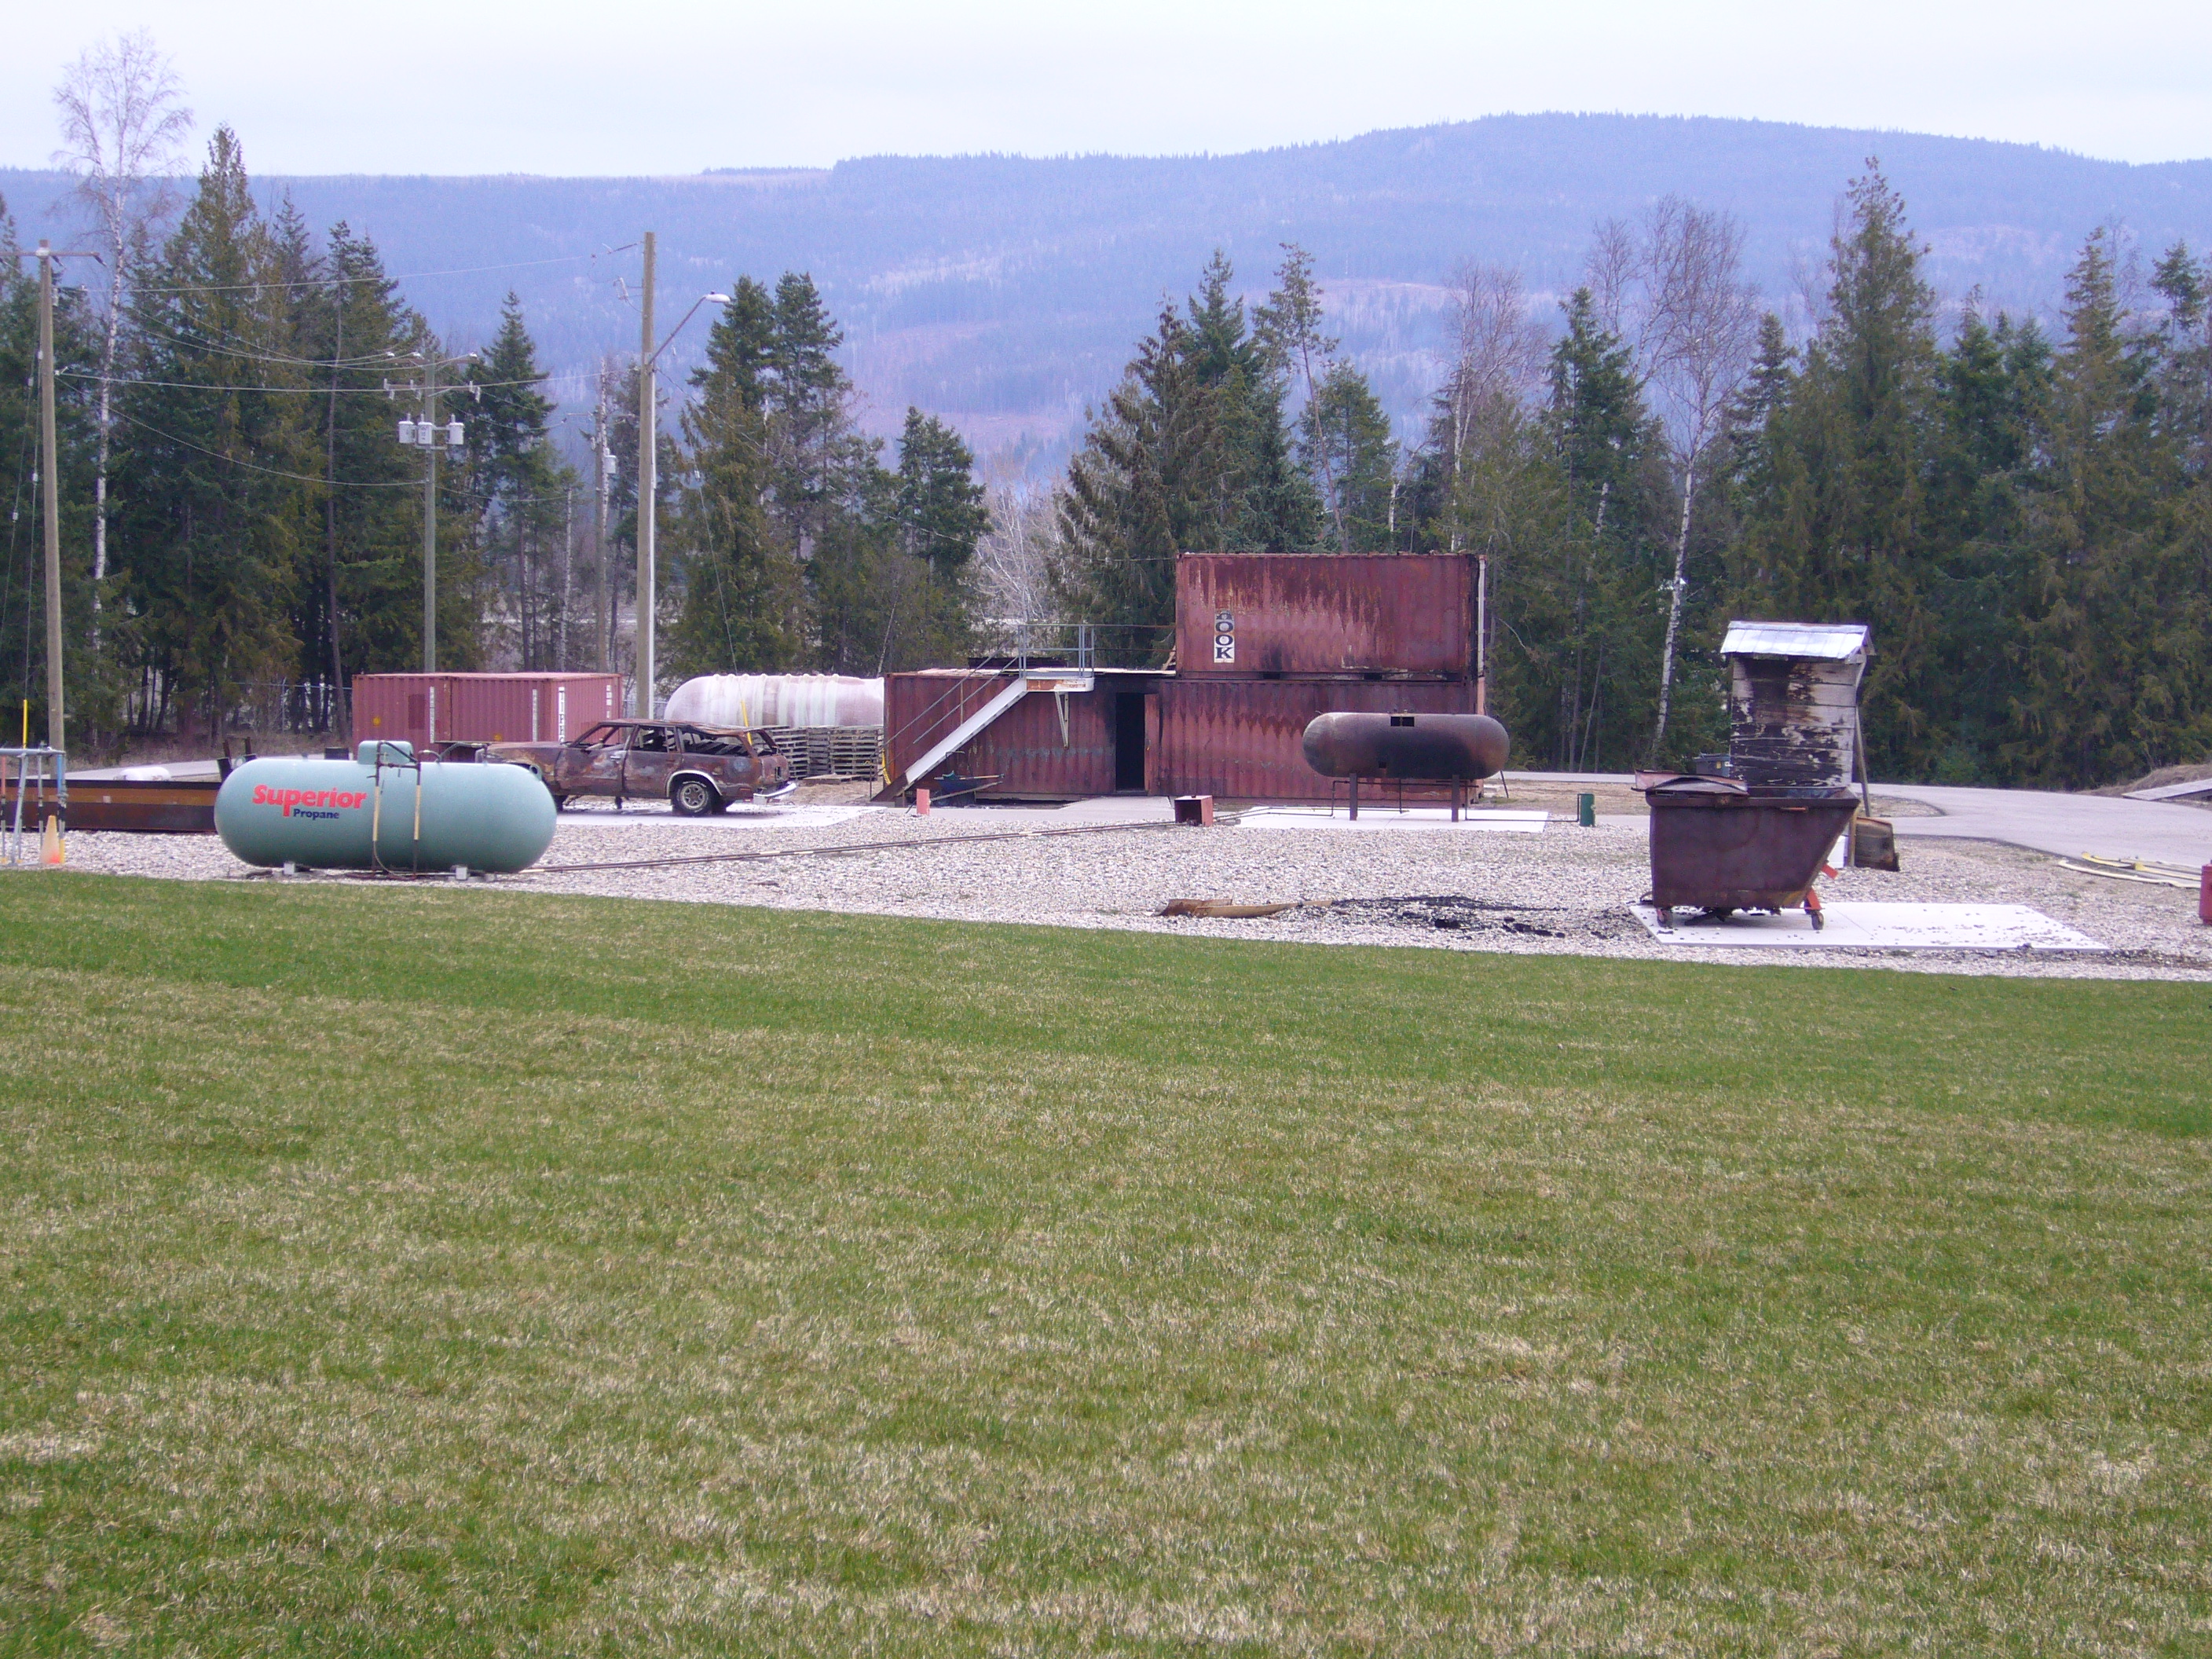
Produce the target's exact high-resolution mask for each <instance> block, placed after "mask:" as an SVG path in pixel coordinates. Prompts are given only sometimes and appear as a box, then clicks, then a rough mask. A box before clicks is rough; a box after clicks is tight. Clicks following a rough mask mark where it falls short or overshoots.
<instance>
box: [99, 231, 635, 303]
mask: <svg viewBox="0 0 2212 1659" xmlns="http://www.w3.org/2000/svg"><path fill="white" fill-rule="evenodd" d="M631 246H635V244H631V243H625V244H624V245H623V246H622V247H617V248H608V249H606V250H605V252H609V253H622V252H627V251H628V250H629V248H630V247H631ZM597 258H599V254H597V253H560V254H556V255H554V256H552V257H551V258H544V259H513V260H509V261H508V262H507V263H506V264H496V265H457V266H455V267H454V268H453V269H452V270H414V271H404V272H401V273H399V274H398V275H392V274H389V273H386V274H382V275H379V276H303V277H295V278H288V279H286V280H284V281H282V282H259V283H175V284H172V285H167V286H164V287H160V288H149V287H142V286H140V285H138V284H137V283H133V284H132V285H131V292H132V293H134V294H246V293H256V294H258V293H259V292H260V291H261V290H262V289H283V290H284V291H286V292H290V291H291V290H293V289H303V288H344V287H347V286H349V284H352V283H395V284H396V283H415V282H422V281H427V280H428V279H429V278H430V277H433V276H483V275H484V274H486V273H487V272H489V271H495V270H533V269H535V268H537V267H538V266H540V265H570V264H576V263H577V262H578V261H580V260H582V261H589V260H592V259H597Z"/></svg>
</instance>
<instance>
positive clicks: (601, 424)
mask: <svg viewBox="0 0 2212 1659" xmlns="http://www.w3.org/2000/svg"><path fill="white" fill-rule="evenodd" d="M606 434H607V377H606V375H605V373H602V374H600V376H599V403H598V404H597V405H596V406H594V407H593V409H592V568H593V569H594V570H595V571H597V572H598V578H597V580H598V587H599V592H598V595H597V600H598V603H597V604H596V605H594V607H593V609H592V667H594V668H596V669H598V670H599V672H601V673H602V674H604V673H605V672H606V671H607V597H608V583H607V471H608V469H609V468H611V466H612V465H614V459H615V458H614V453H613V452H612V451H611V450H610V449H609V448H608V447H607V436H606Z"/></svg>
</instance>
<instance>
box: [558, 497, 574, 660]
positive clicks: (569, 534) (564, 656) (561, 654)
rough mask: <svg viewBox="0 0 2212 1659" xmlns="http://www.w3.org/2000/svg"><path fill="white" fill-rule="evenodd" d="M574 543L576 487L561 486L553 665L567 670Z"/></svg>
mask: <svg viewBox="0 0 2212 1659" xmlns="http://www.w3.org/2000/svg"><path fill="white" fill-rule="evenodd" d="M575 545H576V487H575V485H574V484H563V485H562V487H561V614H560V615H559V616H558V617H555V618H554V625H555V628H556V630H557V631H556V634H555V635H554V641H553V665H554V667H556V668H557V669H559V670H560V671H562V673H564V674H565V673H567V672H568V560H569V557H570V556H571V554H572V553H573V551H574V548H575Z"/></svg>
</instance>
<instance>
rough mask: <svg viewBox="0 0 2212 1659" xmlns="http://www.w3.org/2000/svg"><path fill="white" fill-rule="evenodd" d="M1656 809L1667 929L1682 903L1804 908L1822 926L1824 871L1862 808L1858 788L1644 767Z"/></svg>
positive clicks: (1656, 862)
mask: <svg viewBox="0 0 2212 1659" xmlns="http://www.w3.org/2000/svg"><path fill="white" fill-rule="evenodd" d="M1636 787H1637V788H1638V789H1639V790H1641V791H1642V792H1643V793H1644V800H1645V801H1646V802H1648V803H1649V804H1650V808H1651V903H1652V905H1653V907H1654V908H1656V910H1657V911H1658V912H1659V921H1660V925H1661V926H1662V927H1666V926H1668V925H1670V922H1671V915H1672V913H1673V912H1674V911H1675V910H1686V909H1695V910H1704V911H1706V912H1708V913H1709V914H1711V915H1717V916H1725V915H1731V914H1733V913H1734V912H1735V911H1738V910H1772V911H1783V910H1795V909H1801V908H1802V909H1803V910H1804V911H1805V912H1806V914H1807V915H1808V917H1809V918H1810V919H1811V921H1812V923H1813V926H1814V927H1819V926H1820V901H1819V899H1818V898H1814V899H1813V900H1811V901H1810V902H1808V900H1807V894H1808V891H1809V890H1810V889H1811V888H1812V885H1813V878H1814V877H1815V876H1817V875H1819V874H1820V866H1821V864H1822V862H1823V861H1824V860H1826V858H1827V855H1828V854H1829V852H1830V850H1831V849H1832V848H1834V846H1835V844H1836V838H1837V837H1838V836H1841V835H1842V834H1843V833H1844V829H1846V828H1848V827H1849V825H1850V821H1851V817H1852V816H1853V814H1855V813H1856V812H1857V811H1858V797H1857V795H1855V794H1853V793H1851V792H1850V790H1849V789H1845V788H1841V787H1831V786H1828V785H1825V784H1809V785H1797V786H1789V785H1759V784H1744V783H1741V782H1739V781H1736V780H1735V779H1734V778H1713V777H1695V776H1685V775H1680V774H1675V773H1652V772H1644V773H1638V775H1637V778H1636Z"/></svg>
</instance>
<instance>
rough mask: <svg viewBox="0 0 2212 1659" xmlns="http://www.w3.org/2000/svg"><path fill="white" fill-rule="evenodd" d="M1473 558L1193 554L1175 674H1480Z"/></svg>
mask: <svg viewBox="0 0 2212 1659" xmlns="http://www.w3.org/2000/svg"><path fill="white" fill-rule="evenodd" d="M1473 663H1474V557H1473V556H1472V555H1469V554H1442V553H1377V554H1334V553H1318V554H1306V553H1186V554H1184V555H1182V556H1181V557H1179V558H1178V559H1177V560H1176V672H1177V674H1178V675H1179V676H1181V677H1183V678H1212V677H1215V676H1220V677H1224V678H1248V677H1251V676H1270V677H1272V676H1275V675H1300V674H1361V675H1364V674H1376V675H1382V676H1386V677H1394V678H1395V677H1410V678H1426V679H1463V678H1467V677H1468V676H1469V675H1470V674H1471V673H1472V672H1473V671H1474V667H1473Z"/></svg>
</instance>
